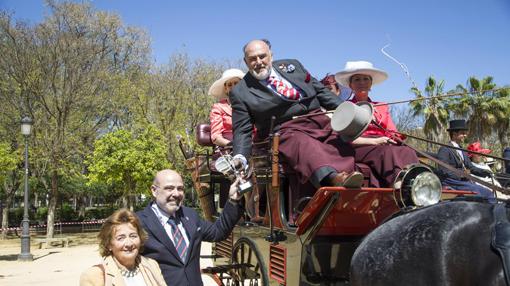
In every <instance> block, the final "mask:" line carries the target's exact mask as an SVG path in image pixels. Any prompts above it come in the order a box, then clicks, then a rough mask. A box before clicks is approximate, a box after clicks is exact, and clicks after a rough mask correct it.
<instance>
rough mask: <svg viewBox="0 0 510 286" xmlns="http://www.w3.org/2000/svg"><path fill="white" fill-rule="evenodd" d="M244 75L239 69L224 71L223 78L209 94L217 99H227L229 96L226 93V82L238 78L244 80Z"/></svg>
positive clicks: (212, 86)
mask: <svg viewBox="0 0 510 286" xmlns="http://www.w3.org/2000/svg"><path fill="white" fill-rule="evenodd" d="M244 75H245V73H244V72H243V71H242V70H239V69H228V70H226V71H224V72H223V74H222V75H221V78H220V79H218V80H217V81H215V82H214V83H213V84H212V85H211V87H210V88H209V92H208V94H209V95H212V96H214V97H216V98H224V97H227V94H226V93H225V82H227V81H228V80H230V79H233V78H236V77H237V78H239V79H243V77H244Z"/></svg>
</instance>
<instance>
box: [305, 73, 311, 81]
mask: <svg viewBox="0 0 510 286" xmlns="http://www.w3.org/2000/svg"><path fill="white" fill-rule="evenodd" d="M310 78H311V76H310V73H306V78H305V82H306V83H309V82H310Z"/></svg>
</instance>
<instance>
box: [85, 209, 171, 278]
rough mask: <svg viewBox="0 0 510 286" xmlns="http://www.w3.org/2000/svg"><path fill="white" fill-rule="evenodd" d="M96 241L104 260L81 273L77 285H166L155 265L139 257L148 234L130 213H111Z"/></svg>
mask: <svg viewBox="0 0 510 286" xmlns="http://www.w3.org/2000/svg"><path fill="white" fill-rule="evenodd" d="M98 238H99V252H100V254H101V256H102V257H103V258H104V259H103V261H102V263H101V264H97V265H94V266H92V267H91V268H89V269H87V270H86V271H85V272H83V274H82V275H81V277H80V286H102V285H105V286H110V285H126V286H138V285H140V286H151V285H157V286H159V285H166V283H165V280H164V279H163V275H161V269H160V268H159V265H158V263H157V262H156V261H155V260H153V259H150V258H146V257H143V256H141V255H140V251H141V249H142V248H143V244H144V242H145V241H146V240H147V234H146V233H145V232H144V230H143V229H142V226H141V225H140V221H139V220H138V218H137V216H136V215H135V214H134V213H133V212H131V211H129V210H127V209H120V210H118V211H116V212H114V213H113V214H112V215H111V216H110V217H108V218H107V219H106V221H105V222H104V224H103V226H102V227H101V231H100V232H99V235H98Z"/></svg>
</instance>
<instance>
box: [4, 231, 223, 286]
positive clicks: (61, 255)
mask: <svg viewBox="0 0 510 286" xmlns="http://www.w3.org/2000/svg"><path fill="white" fill-rule="evenodd" d="M95 236H96V234H95V233H88V234H81V235H72V236H67V237H69V239H70V243H69V247H52V248H47V249H38V247H39V246H38V245H36V244H35V243H34V242H35V238H32V239H31V241H32V245H31V248H30V252H31V253H32V255H33V256H34V260H33V261H32V262H20V261H17V259H18V254H19V253H20V250H21V247H20V239H19V238H18V239H7V240H0V285H2V286H11V285H12V286H25V285H38V286H56V285H57V286H58V285H66V286H67V285H78V282H79V278H80V274H81V273H82V272H83V271H84V270H85V269H87V268H88V267H90V266H92V265H94V264H97V263H99V262H100V260H101V257H100V256H99V253H98V247H97V244H96V239H95ZM201 253H202V254H203V255H208V254H211V244H210V243H206V242H204V243H202V250H201ZM200 264H201V267H207V266H212V261H211V260H210V259H201V261H200ZM202 280H203V281H204V285H207V286H212V285H216V283H214V281H213V280H212V279H211V278H210V277H208V276H206V275H202Z"/></svg>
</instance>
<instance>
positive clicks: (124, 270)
mask: <svg viewBox="0 0 510 286" xmlns="http://www.w3.org/2000/svg"><path fill="white" fill-rule="evenodd" d="M113 259H114V261H115V263H116V264H117V268H119V272H120V275H122V276H123V277H126V278H130V277H135V276H136V275H138V273H139V272H140V267H138V266H139V265H140V256H138V257H136V260H135V268H133V270H129V269H127V268H126V267H125V266H124V265H122V264H121V263H119V262H118V261H117V259H116V258H115V257H114V258H113Z"/></svg>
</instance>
